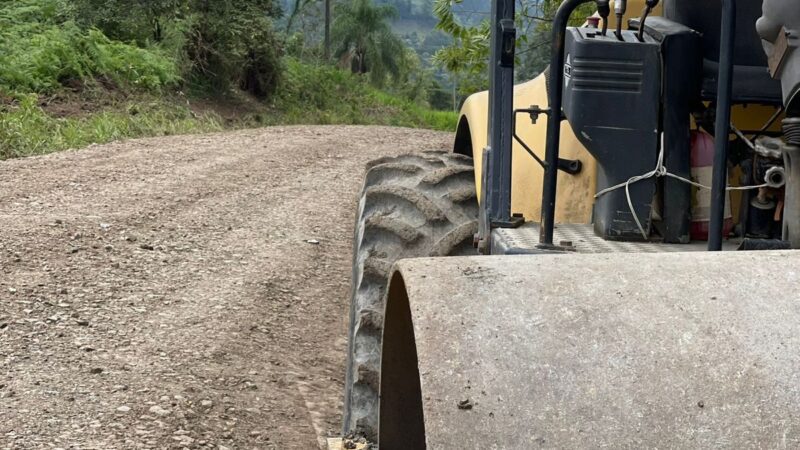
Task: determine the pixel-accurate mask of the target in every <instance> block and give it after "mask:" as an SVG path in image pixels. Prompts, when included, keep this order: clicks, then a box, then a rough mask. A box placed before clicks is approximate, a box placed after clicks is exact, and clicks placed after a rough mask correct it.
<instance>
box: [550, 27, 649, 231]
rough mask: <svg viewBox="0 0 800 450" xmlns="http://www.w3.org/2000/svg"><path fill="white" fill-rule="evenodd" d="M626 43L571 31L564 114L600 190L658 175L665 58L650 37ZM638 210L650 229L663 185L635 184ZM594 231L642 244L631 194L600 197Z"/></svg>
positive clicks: (618, 192) (633, 37)
mask: <svg viewBox="0 0 800 450" xmlns="http://www.w3.org/2000/svg"><path fill="white" fill-rule="evenodd" d="M623 36H624V39H625V41H624V42H623V41H619V40H617V38H616V37H615V36H614V35H613V33H609V34H608V36H605V37H603V36H599V35H598V33H597V30H596V29H591V28H570V29H568V30H567V41H566V53H567V64H566V65H565V68H564V70H565V80H564V113H565V114H566V117H567V120H569V122H570V125H571V126H572V129H573V130H574V131H575V134H576V136H577V137H578V139H579V140H580V141H581V143H582V144H583V145H584V146H585V147H586V148H587V149H588V150H589V152H590V153H592V155H593V156H594V157H595V159H596V160H597V162H598V166H599V167H598V179H597V188H598V191H599V190H602V189H605V188H607V187H610V186H613V185H616V184H618V183H623V182H625V181H627V180H628V179H629V178H631V177H633V176H637V175H642V174H644V173H646V172H649V171H651V170H653V168H654V167H655V164H656V157H657V150H658V128H659V110H660V101H659V98H660V97H659V96H660V92H661V57H660V54H659V45H658V43H657V42H656V41H655V40H654V39H652V38H651V37H649V36H646V40H645V42H643V43H642V42H639V41H638V40H637V38H636V35H635V33H634V32H631V31H625V32H624V33H623ZM630 192H631V199H632V202H633V205H634V210H635V211H636V215H637V217H638V218H639V220H640V221H641V222H642V225H643V226H644V228H645V229H646V230H649V229H650V215H651V209H652V205H653V201H654V196H655V193H656V180H655V179H650V180H646V181H641V182H638V183H636V184H633V185H631V188H630ZM593 221H594V226H595V232H596V233H597V234H598V235H599V236H601V237H603V238H605V239H621V240H635V239H640V240H641V239H643V237H642V235H641V233H640V232H639V229H638V227H637V226H636V223H635V221H634V218H633V215H632V213H631V210H630V208H629V207H628V201H627V198H626V195H625V190H624V189H619V190H616V191H614V192H611V193H608V194H606V195H603V196H601V197H599V198H598V199H597V200H596V201H595V205H594V220H593Z"/></svg>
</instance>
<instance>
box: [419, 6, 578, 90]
mask: <svg viewBox="0 0 800 450" xmlns="http://www.w3.org/2000/svg"><path fill="white" fill-rule="evenodd" d="M462 2H463V0H435V3H434V7H433V12H434V15H435V16H436V18H437V19H438V21H439V22H438V24H437V25H436V27H437V28H438V29H439V30H442V31H443V32H445V33H447V34H449V35H450V36H451V37H452V38H453V44H452V45H449V46H446V47H443V48H442V49H440V50H439V51H437V52H436V54H435V55H434V57H433V60H434V62H435V63H436V64H437V65H439V66H440V67H443V68H444V69H446V70H447V71H448V72H450V73H451V74H452V75H453V77H454V78H456V79H458V80H459V91H460V92H461V93H462V94H465V95H468V94H470V93H473V92H476V91H478V90H482V89H486V87H487V86H488V83H489V81H488V66H487V63H488V62H489V42H490V35H491V24H490V23H489V21H488V20H484V21H482V22H481V23H480V24H478V25H465V24H463V23H461V22H460V21H459V18H458V15H457V8H456V7H457V6H458V5H460V4H461V3H462ZM560 4H561V1H560V0H517V29H518V30H520V31H518V36H517V63H518V64H519V66H518V69H519V70H518V71H517V75H518V77H521V79H529V78H532V77H533V76H536V75H537V74H539V73H540V72H541V71H542V70H544V68H545V67H546V64H547V61H548V58H547V55H549V51H550V32H551V30H552V22H553V17H554V16H555V12H556V10H557V9H558V6H559V5H560ZM592 8H593V5H592V4H586V5H584V6H582V7H580V8H579V9H578V12H576V13H575V14H574V15H573V16H572V17H573V19H572V24H573V25H577V24H580V23H582V22H583V21H584V19H585V18H586V16H588V15H589V14H591V12H592ZM529 36H530V37H529Z"/></svg>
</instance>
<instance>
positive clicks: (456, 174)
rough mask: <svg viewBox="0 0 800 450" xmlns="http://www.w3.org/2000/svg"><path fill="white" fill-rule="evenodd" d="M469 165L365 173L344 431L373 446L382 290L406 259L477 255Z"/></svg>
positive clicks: (453, 162) (440, 158)
mask: <svg viewBox="0 0 800 450" xmlns="http://www.w3.org/2000/svg"><path fill="white" fill-rule="evenodd" d="M477 217H478V204H477V198H476V194H475V178H474V173H473V165H472V159H471V158H468V157H466V156H463V155H458V154H454V153H441V152H429V153H420V154H409V155H402V156H397V157H387V158H381V159H378V160H376V161H373V162H371V163H370V164H369V165H368V166H367V174H366V180H365V182H364V188H363V190H362V195H361V201H360V203H359V208H358V216H357V219H356V220H357V222H356V227H355V237H354V248H353V278H352V286H351V303H350V328H349V344H348V345H349V346H348V361H347V374H346V380H345V383H346V385H345V401H344V431H345V433H346V434H352V435H359V436H363V437H366V438H367V439H369V440H373V441H374V440H375V439H376V437H377V431H378V414H379V410H378V388H379V386H378V385H379V382H380V367H381V337H382V331H383V314H384V291H385V289H386V285H387V282H388V277H389V275H390V270H391V268H392V266H393V264H394V263H395V262H396V261H398V260H400V259H403V258H416V257H427V256H449V255H469V254H475V253H476V251H475V249H474V247H473V236H474V235H475V233H476V232H477V231H478V222H477Z"/></svg>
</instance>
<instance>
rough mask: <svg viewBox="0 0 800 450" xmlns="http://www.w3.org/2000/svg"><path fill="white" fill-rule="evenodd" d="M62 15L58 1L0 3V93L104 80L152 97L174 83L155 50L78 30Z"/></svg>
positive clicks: (170, 65)
mask: <svg viewBox="0 0 800 450" xmlns="http://www.w3.org/2000/svg"><path fill="white" fill-rule="evenodd" d="M67 12H68V10H66V9H65V6H64V5H63V4H62V3H61V2H60V1H58V0H17V1H14V2H0V89H2V90H5V91H7V92H39V93H44V92H52V91H54V90H56V89H58V88H59V87H61V86H63V85H64V84H66V83H68V82H70V81H73V80H80V81H89V80H91V79H94V78H104V79H106V80H109V81H113V82H115V83H117V84H118V85H120V86H128V87H133V88H142V89H145V90H151V91H157V90H159V89H161V88H162V87H164V86H168V85H174V84H176V83H177V82H178V81H179V80H180V76H179V73H178V68H177V65H176V64H175V63H174V62H173V61H171V60H170V59H169V58H167V57H166V56H164V55H162V54H161V53H160V52H158V51H157V50H155V49H143V48H138V47H136V46H134V45H130V44H124V43H121V42H117V41H112V40H110V39H108V38H107V37H106V36H105V35H104V34H103V33H102V32H100V31H99V30H96V29H90V30H82V29H81V28H80V27H78V26H77V25H76V24H75V22H73V21H71V20H67V18H68V15H67Z"/></svg>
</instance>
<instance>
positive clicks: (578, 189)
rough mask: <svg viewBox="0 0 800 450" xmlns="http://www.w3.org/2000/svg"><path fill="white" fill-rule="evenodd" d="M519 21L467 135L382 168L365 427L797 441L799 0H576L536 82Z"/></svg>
mask: <svg viewBox="0 0 800 450" xmlns="http://www.w3.org/2000/svg"><path fill="white" fill-rule="evenodd" d="M590 1H592V2H593V3H595V4H596V5H597V14H596V16H595V18H593V19H591V20H589V21H587V23H586V24H584V25H583V26H580V27H568V26H567V24H568V20H569V18H570V15H571V14H572V12H573V11H574V10H575V9H576V8H577V7H578V6H580V5H582V4H584V3H589V2H590ZM514 18H515V1H514V0H493V1H492V21H493V27H492V42H491V49H492V52H491V53H492V54H491V61H490V62H491V64H490V68H491V69H490V71H491V77H490V78H491V83H490V84H491V87H490V89H489V91H488V92H483V93H479V94H475V95H473V96H471V97H470V98H469V99H467V101H466V102H465V104H464V106H463V109H462V114H461V119H460V122H459V126H458V130H457V134H456V140H455V146H454V151H453V152H452V153H435V152H431V153H425V152H423V153H419V154H413V155H403V156H399V157H391V158H384V159H381V160H377V161H374V162H373V163H371V164H370V165H369V167H368V170H367V174H366V179H365V184H364V189H363V194H362V197H361V201H360V203H359V207H358V216H357V223H356V230H355V239H354V255H353V288H352V297H351V300H352V302H351V311H350V336H349V338H350V340H349V347H348V352H349V353H348V364H347V377H346V378H347V379H346V393H345V408H344V431H345V433H346V434H352V435H357V436H362V437H365V438H367V440H368V441H370V442H374V443H377V444H379V445H380V448H382V449H395V448H397V449H417V448H456V449H465V448H526V449H527V448H540V447H542V448H596V447H634V448H640V447H642V448H643V447H668V448H675V447H679V448H687V447H692V448H706V447H734V448H751V447H758V448H798V447H800V389H798V388H797V386H798V380H799V379H800V294H798V289H797V288H798V286H800V284H799V283H800V253H797V252H796V249H800V166H799V165H798V163H797V162H793V160H795V159H797V158H799V157H800V155H798V152H800V94H798V92H800V51H797V50H796V49H797V47H798V46H800V7H798V5H797V2H796V0H763V1H762V0H702V1H701V0H663V1H661V2H659V1H658V0H638V1H637V0H630V1H624V0H617V1H614V2H612V1H609V0H565V1H564V2H563V3H562V5H561V6H560V8H559V9H558V11H557V13H556V16H555V19H554V22H553V41H552V49H551V51H552V55H551V63H550V66H549V69H548V70H546V71H545V73H543V74H542V75H540V76H539V77H537V78H535V79H533V80H531V81H528V82H525V83H522V84H519V85H516V86H515V85H514V60H515V54H514V47H515V45H514V42H515V40H516V37H517V36H516V33H517V31H516V29H515V27H514ZM473 161H474V162H473ZM703 250H708V252H706V251H703ZM721 250H732V251H723V252H720V251H721ZM733 250H739V251H733ZM478 254H480V256H477V255H478ZM443 256H448V257H447V258H441V257H443Z"/></svg>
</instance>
